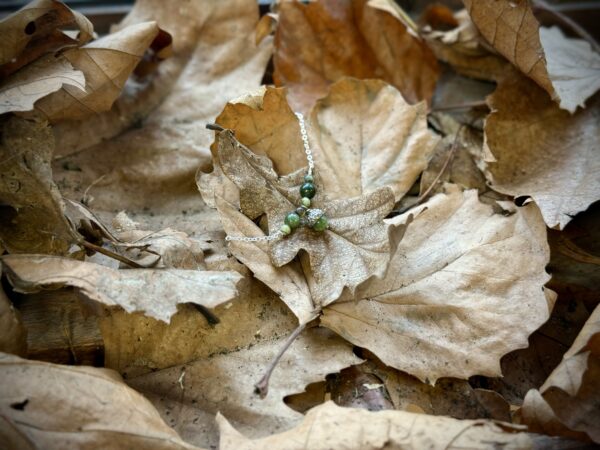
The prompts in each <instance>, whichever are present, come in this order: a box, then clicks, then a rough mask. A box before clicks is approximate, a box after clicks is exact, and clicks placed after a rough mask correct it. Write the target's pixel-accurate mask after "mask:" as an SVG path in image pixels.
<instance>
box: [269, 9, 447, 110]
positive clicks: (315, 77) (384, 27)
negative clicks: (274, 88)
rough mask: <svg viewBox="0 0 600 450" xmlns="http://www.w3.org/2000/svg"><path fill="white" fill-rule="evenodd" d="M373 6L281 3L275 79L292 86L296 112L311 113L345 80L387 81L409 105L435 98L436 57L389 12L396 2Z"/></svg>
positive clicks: (280, 83)
mask: <svg viewBox="0 0 600 450" xmlns="http://www.w3.org/2000/svg"><path fill="white" fill-rule="evenodd" d="M371 3H372V2H368V1H367V0H360V1H350V0H343V1H333V0H327V1H321V2H309V3H308V4H307V5H305V4H302V3H301V2H298V1H292V2H281V4H280V5H279V24H278V27H277V31H276V33H275V55H274V65H275V72H274V75H273V77H274V79H275V83H276V84H277V85H285V86H288V88H289V89H290V96H291V97H290V99H291V100H290V103H291V104H292V105H293V106H294V108H295V109H298V110H301V111H302V112H306V111H308V110H310V107H311V106H312V104H313V103H314V101H315V100H317V99H318V98H320V97H322V96H324V95H325V94H326V93H327V86H328V85H329V84H330V83H332V82H334V81H336V80H338V79H339V78H341V77H343V76H352V77H356V78H362V79H365V78H381V79H384V80H386V81H387V82H389V83H390V84H393V85H394V86H396V87H397V88H398V89H399V90H400V92H401V93H402V95H403V97H404V98H405V99H407V100H408V101H409V102H410V103H416V102H418V101H420V100H427V101H429V100H430V99H431V96H432V95H433V90H434V88H435V83H436V80H437V77H438V67H437V62H436V60H435V57H434V56H433V54H432V53H431V51H430V50H429V48H428V47H427V45H426V44H425V43H424V42H423V41H422V40H421V39H420V38H419V37H417V36H415V35H414V32H412V30H411V29H409V28H407V27H406V26H405V24H404V23H403V22H402V21H401V20H399V19H398V17H397V16H395V15H393V14H392V13H390V9H392V8H394V6H395V5H392V2H391V1H390V2H388V1H380V2H378V3H377V4H376V5H373V6H372V5H371ZM386 4H387V5H386ZM386 6H387V9H388V10H384V8H386Z"/></svg>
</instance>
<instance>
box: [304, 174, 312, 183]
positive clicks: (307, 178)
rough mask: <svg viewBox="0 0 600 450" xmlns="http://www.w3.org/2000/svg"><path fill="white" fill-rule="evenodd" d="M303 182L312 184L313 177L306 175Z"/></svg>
mask: <svg viewBox="0 0 600 450" xmlns="http://www.w3.org/2000/svg"><path fill="white" fill-rule="evenodd" d="M304 181H305V182H306V183H313V182H314V181H315V177H313V176H312V175H311V174H306V175H304Z"/></svg>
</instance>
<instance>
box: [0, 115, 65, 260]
mask: <svg viewBox="0 0 600 450" xmlns="http://www.w3.org/2000/svg"><path fill="white" fill-rule="evenodd" d="M0 126H1V128H2V130H1V133H0V136H1V144H0V168H1V175H0V205H1V206H0V211H2V213H1V214H0V242H1V243H2V246H3V247H4V248H6V250H8V251H9V252H10V253H53V254H66V253H67V252H68V250H69V247H70V245H71V244H72V243H74V242H75V241H76V238H75V236H74V234H73V232H72V230H71V226H70V224H69V222H68V221H67V219H66V218H65V216H64V204H63V201H62V198H61V195H60V193H59V191H58V188H57V187H56V185H55V184H54V182H53V181H52V171H51V169H50V160H51V158H52V152H53V150H54V141H53V139H52V133H51V130H50V128H49V127H48V126H47V125H46V124H42V123H35V122H29V121H26V120H23V119H20V118H17V117H11V118H9V119H8V120H5V121H3V122H2V124H1V125H0Z"/></svg>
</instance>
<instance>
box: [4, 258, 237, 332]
mask: <svg viewBox="0 0 600 450" xmlns="http://www.w3.org/2000/svg"><path fill="white" fill-rule="evenodd" d="M2 262H3V264H4V265H5V266H6V270H7V272H8V276H9V278H10V280H11V283H12V284H13V286H14V287H15V289H17V290H18V291H20V292H38V291H40V290H42V289H53V288H56V287H60V286H65V285H67V286H73V287H75V288H77V289H78V290H79V291H80V292H81V293H82V294H83V295H85V296H86V297H88V298H90V299H92V300H95V301H97V302H100V303H102V304H104V305H106V306H121V307H122V308H123V309H124V310H125V311H127V312H132V311H143V312H144V313H145V314H147V315H148V316H150V317H154V318H156V319H158V320H163V321H165V322H169V319H170V318H171V316H172V315H173V314H174V313H175V312H176V311H177V305H178V304H179V303H196V304H198V305H203V306H205V307H207V308H214V307H215V306H217V305H219V304H221V303H224V302H226V301H228V300H231V299H232V298H234V297H235V296H236V294H237V290H236V284H237V283H238V282H239V280H241V278H242V277H241V275H239V274H238V273H237V272H233V271H222V272H221V271H198V270H183V269H169V270H161V269H124V270H115V269H111V268H109V267H105V266H101V265H99V264H94V263H89V262H81V261H76V260H72V259H67V258H61V257H55V256H44V255H8V256H3V257H2Z"/></svg>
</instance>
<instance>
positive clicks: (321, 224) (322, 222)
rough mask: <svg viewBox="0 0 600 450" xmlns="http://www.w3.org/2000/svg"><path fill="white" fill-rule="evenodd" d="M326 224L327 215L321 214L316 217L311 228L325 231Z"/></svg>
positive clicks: (327, 224)
mask: <svg viewBox="0 0 600 450" xmlns="http://www.w3.org/2000/svg"><path fill="white" fill-rule="evenodd" d="M328 226H329V223H328V221H327V217H325V216H324V215H323V216H321V217H319V218H318V219H317V221H316V222H315V224H314V225H313V230H315V231H325V230H326V229H327V227H328Z"/></svg>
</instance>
